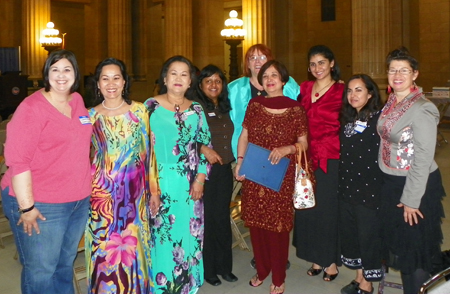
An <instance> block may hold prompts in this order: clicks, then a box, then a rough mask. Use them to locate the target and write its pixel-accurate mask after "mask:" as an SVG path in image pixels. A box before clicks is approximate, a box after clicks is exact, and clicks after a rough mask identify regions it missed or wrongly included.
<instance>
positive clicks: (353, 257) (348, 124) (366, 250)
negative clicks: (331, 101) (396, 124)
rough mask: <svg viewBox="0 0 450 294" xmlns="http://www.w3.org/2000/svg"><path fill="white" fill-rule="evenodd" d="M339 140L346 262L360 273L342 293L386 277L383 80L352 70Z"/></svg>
mask: <svg viewBox="0 0 450 294" xmlns="http://www.w3.org/2000/svg"><path fill="white" fill-rule="evenodd" d="M342 100H343V101H342V116H341V123H342V124H341V131H340V135H339V141H340V144H341V153H340V160H339V188H338V197H339V231H340V234H341V235H340V237H341V254H342V255H341V260H342V263H343V264H344V265H345V266H346V267H348V268H350V269H354V270H356V278H355V279H354V280H353V281H351V282H350V284H348V285H347V286H345V287H344V288H342V289H341V293H342V294H354V293H372V292H373V287H372V282H373V281H379V280H380V279H381V255H380V246H381V238H380V219H379V208H380V197H381V194H380V191H381V184H382V179H383V174H382V172H381V170H380V168H379V167H378V149H379V145H380V137H379V136H378V133H377V129H376V126H377V120H378V117H379V116H380V109H381V99H380V93H379V90H378V86H377V84H376V83H375V82H374V81H373V80H372V79H371V78H370V77H369V76H368V75H365V74H358V75H354V76H352V77H351V78H350V79H349V81H348V82H347V89H346V92H345V93H344V96H343V99H342Z"/></svg>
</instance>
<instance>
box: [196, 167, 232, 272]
mask: <svg viewBox="0 0 450 294" xmlns="http://www.w3.org/2000/svg"><path fill="white" fill-rule="evenodd" d="M232 191H233V174H232V170H231V164H224V165H220V164H214V165H213V167H212V169H211V174H210V176H209V180H208V181H206V182H205V190H204V194H203V204H204V209H205V235H204V241H203V267H204V269H205V278H211V277H213V276H215V275H224V274H228V273H231V270H232V267H233V256H232V252H231V243H232V242H231V224H230V200H231V193H232Z"/></svg>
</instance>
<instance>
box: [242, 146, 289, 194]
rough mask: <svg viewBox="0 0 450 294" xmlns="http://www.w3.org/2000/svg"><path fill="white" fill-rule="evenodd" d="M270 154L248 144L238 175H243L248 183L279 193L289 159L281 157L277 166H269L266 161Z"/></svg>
mask: <svg viewBox="0 0 450 294" xmlns="http://www.w3.org/2000/svg"><path fill="white" fill-rule="evenodd" d="M270 152H271V151H270V150H268V149H265V148H263V147H261V146H258V145H255V144H252V143H248V145H247V150H246V151H245V155H244V159H243V161H242V166H241V168H240V170H239V174H240V175H245V178H246V179H248V180H250V181H253V182H255V183H258V184H260V185H262V186H265V187H267V188H270V189H272V190H275V191H277V192H279V191H280V188H281V184H282V183H283V179H284V176H285V174H286V170H287V168H288V166H289V159H288V158H286V157H283V158H281V159H280V162H279V163H278V164H271V163H270V161H269V159H268V158H269V154H270Z"/></svg>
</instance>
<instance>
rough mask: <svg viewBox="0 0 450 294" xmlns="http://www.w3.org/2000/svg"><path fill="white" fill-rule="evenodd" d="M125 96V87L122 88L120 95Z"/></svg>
mask: <svg viewBox="0 0 450 294" xmlns="http://www.w3.org/2000/svg"><path fill="white" fill-rule="evenodd" d="M123 96H125V89H122V97H123Z"/></svg>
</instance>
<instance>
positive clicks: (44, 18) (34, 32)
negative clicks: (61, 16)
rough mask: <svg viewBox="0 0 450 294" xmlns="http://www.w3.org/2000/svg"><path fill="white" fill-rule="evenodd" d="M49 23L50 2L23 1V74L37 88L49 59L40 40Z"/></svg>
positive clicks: (37, 0) (46, 0)
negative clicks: (43, 68) (45, 63)
mask: <svg viewBox="0 0 450 294" xmlns="http://www.w3.org/2000/svg"><path fill="white" fill-rule="evenodd" d="M49 21H50V0H23V1H22V44H23V48H22V52H23V53H22V58H23V59H22V73H23V74H27V75H29V79H32V80H35V82H34V84H36V86H37V80H38V79H42V66H43V65H44V62H45V59H46V58H47V51H45V50H44V48H42V47H41V44H40V43H39V39H40V38H41V36H42V35H41V34H42V30H44V29H45V28H46V27H47V23H48V22H49ZM42 37H43V36H42Z"/></svg>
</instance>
